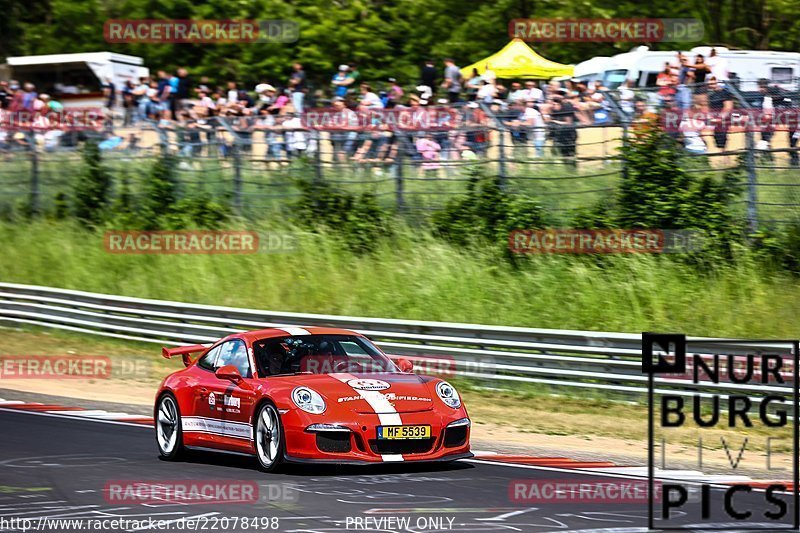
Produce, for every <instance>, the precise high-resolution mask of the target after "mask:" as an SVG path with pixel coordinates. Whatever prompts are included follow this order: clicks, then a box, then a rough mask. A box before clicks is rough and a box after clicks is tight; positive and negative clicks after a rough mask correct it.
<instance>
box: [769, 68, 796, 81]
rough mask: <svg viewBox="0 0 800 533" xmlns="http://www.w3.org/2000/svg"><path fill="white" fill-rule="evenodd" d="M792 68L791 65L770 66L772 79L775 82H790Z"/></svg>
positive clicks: (792, 73) (792, 72)
mask: <svg viewBox="0 0 800 533" xmlns="http://www.w3.org/2000/svg"><path fill="white" fill-rule="evenodd" d="M792 76H794V70H792V67H772V76H770V77H771V78H772V81H774V82H775V83H791V82H792Z"/></svg>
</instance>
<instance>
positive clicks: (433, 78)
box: [419, 59, 439, 94]
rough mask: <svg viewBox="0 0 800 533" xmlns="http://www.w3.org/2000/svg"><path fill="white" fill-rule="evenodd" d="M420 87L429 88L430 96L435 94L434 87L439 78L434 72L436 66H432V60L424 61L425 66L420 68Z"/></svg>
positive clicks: (435, 71)
mask: <svg viewBox="0 0 800 533" xmlns="http://www.w3.org/2000/svg"><path fill="white" fill-rule="evenodd" d="M419 78H420V80H419V81H420V83H419V84H420V85H425V86H426V87H430V89H431V94H433V93H435V92H436V85H437V81H439V80H438V78H439V76H438V72H437V70H436V65H435V64H434V62H433V60H432V59H428V60H426V61H425V65H424V66H423V67H422V71H421V72H420V77H419Z"/></svg>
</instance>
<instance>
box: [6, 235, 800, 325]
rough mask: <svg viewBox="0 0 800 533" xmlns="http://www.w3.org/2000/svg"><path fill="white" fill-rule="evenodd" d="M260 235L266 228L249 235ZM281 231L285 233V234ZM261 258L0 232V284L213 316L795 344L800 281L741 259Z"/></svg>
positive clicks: (337, 245)
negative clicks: (132, 249)
mask: <svg viewBox="0 0 800 533" xmlns="http://www.w3.org/2000/svg"><path fill="white" fill-rule="evenodd" d="M249 229H256V230H259V231H266V230H269V228H266V227H257V228H253V227H249ZM281 231H284V232H285V231H287V230H286V228H283V229H282V230H281ZM296 234H297V236H298V246H297V248H296V249H295V250H294V251H291V252H284V253H258V254H253V255H116V254H110V253H107V252H106V251H105V249H104V245H103V235H102V232H91V231H87V230H84V229H81V228H79V227H78V226H76V225H74V224H72V223H68V222H49V221H35V222H32V223H30V224H27V225H21V224H5V223H3V224H0V243H2V250H3V253H2V254H0V279H1V280H3V281H12V282H20V283H32V284H41V285H50V286H56V287H64V288H72V289H82V290H89V291H98V292H107V293H114V294H123V295H130V296H139V297H149V298H163V299H173V300H180V301H187V302H198V303H207V304H213V305H231V306H246V307H254V308H261V309H271V310H283V311H297V312H318V313H332V314H342V315H364V316H378V317H390V318H409V319H424V320H443V321H455V322H475V323H485V324H503V325H517V326H531V327H546V328H567V329H591V330H611V331H630V332H639V331H644V330H659V331H682V332H686V333H688V334H692V335H719V336H737V337H743V336H757V337H796V336H797V335H800V324H798V320H797V316H798V314H800V282H798V281H797V280H795V279H792V278H790V277H788V276H783V275H779V274H773V273H768V272H765V271H763V270H761V269H760V267H759V266H758V265H757V264H756V263H754V262H751V261H749V260H748V259H747V258H741V259H739V260H737V261H735V262H733V263H732V264H730V265H723V266H720V267H719V269H717V270H716V271H715V272H714V273H713V274H700V273H698V272H697V271H696V270H695V269H694V268H692V267H690V266H686V265H683V264H681V263H680V262H678V261H675V260H674V259H673V258H669V257H653V256H626V257H606V258H603V262H602V265H601V264H600V263H598V262H597V261H596V260H593V259H592V258H588V257H565V256H559V257H535V258H531V259H530V260H526V261H523V262H522V264H521V265H520V266H518V267H517V268H514V267H512V266H510V265H508V264H507V263H506V262H504V261H499V260H498V257H497V255H496V252H494V251H492V250H484V251H481V250H477V251H476V250H461V249H457V248H455V247H452V246H451V245H448V244H444V243H442V242H441V241H439V240H436V239H434V238H432V237H430V236H428V235H426V234H424V233H422V234H420V233H419V232H416V233H414V232H412V231H411V230H410V229H400V230H398V232H397V235H396V237H395V238H393V239H391V240H388V239H387V240H385V241H384V242H378V243H376V245H375V251H374V253H372V254H368V255H356V254H354V253H352V252H350V251H349V250H348V249H347V247H346V246H345V245H344V244H342V243H341V242H340V241H339V240H338V239H337V238H335V237H334V236H331V235H317V234H311V233H303V232H297V233H296Z"/></svg>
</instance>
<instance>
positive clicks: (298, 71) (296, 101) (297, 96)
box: [289, 63, 306, 114]
mask: <svg viewBox="0 0 800 533" xmlns="http://www.w3.org/2000/svg"><path fill="white" fill-rule="evenodd" d="M289 89H290V90H291V91H292V105H293V106H294V110H295V112H296V113H298V114H299V113H302V112H303V103H304V102H303V100H304V99H305V94H306V71H305V70H303V65H301V64H300V63H295V64H294V65H292V73H291V74H290V75H289Z"/></svg>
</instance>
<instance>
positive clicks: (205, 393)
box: [199, 387, 209, 398]
mask: <svg viewBox="0 0 800 533" xmlns="http://www.w3.org/2000/svg"><path fill="white" fill-rule="evenodd" d="M199 390H200V397H201V398H205V397H207V396H208V394H209V392H208V389H207V388H205V387H200V389H199Z"/></svg>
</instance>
